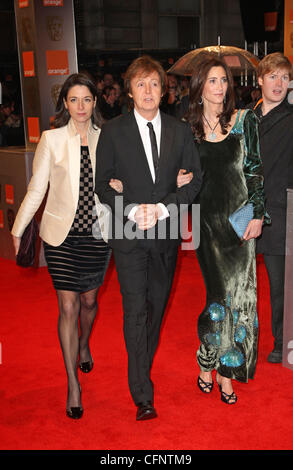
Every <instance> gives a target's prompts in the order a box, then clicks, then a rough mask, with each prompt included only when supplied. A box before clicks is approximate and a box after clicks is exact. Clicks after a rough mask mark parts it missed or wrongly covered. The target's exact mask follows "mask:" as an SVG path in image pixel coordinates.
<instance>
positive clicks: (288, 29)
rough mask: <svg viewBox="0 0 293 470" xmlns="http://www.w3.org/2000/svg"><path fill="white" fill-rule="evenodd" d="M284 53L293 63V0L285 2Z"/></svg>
mask: <svg viewBox="0 0 293 470" xmlns="http://www.w3.org/2000/svg"><path fill="white" fill-rule="evenodd" d="M284 54H285V56H287V57H288V58H289V60H290V61H291V63H293V59H292V57H293V0H285V4H284Z"/></svg>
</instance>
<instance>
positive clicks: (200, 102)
mask: <svg viewBox="0 0 293 470" xmlns="http://www.w3.org/2000/svg"><path fill="white" fill-rule="evenodd" d="M198 104H199V105H200V106H201V105H202V96H201V97H200V101H199V102H198Z"/></svg>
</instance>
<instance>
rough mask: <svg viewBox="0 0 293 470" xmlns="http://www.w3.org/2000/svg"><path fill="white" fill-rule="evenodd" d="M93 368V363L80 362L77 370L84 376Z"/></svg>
mask: <svg viewBox="0 0 293 470" xmlns="http://www.w3.org/2000/svg"><path fill="white" fill-rule="evenodd" d="M93 367H94V361H87V362H81V363H80V364H79V368H80V370H81V371H82V372H84V373H85V374H88V373H89V372H90V371H91V370H92V368H93Z"/></svg>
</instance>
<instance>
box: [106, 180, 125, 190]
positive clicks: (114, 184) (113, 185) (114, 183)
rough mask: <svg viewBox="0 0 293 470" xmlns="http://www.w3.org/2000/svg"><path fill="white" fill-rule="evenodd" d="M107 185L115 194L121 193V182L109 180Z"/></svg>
mask: <svg viewBox="0 0 293 470" xmlns="http://www.w3.org/2000/svg"><path fill="white" fill-rule="evenodd" d="M109 185H110V186H111V188H112V189H115V191H117V193H123V184H122V181H120V180H116V179H115V178H111V179H110V182H109Z"/></svg>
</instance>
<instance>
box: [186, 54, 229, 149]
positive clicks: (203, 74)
mask: <svg viewBox="0 0 293 470" xmlns="http://www.w3.org/2000/svg"><path fill="white" fill-rule="evenodd" d="M212 67H223V69H224V70H225V73H226V76H227V80H228V88H227V93H226V96H225V100H224V103H223V111H222V113H221V114H220V115H219V116H218V117H219V123H220V126H221V131H222V134H227V132H228V131H227V127H228V125H229V122H230V121H231V117H232V114H233V112H234V110H235V99H234V87H233V77H232V74H231V71H230V69H229V67H228V66H227V64H226V63H225V62H224V60H222V59H221V58H220V57H218V56H217V55H216V54H215V53H211V52H207V53H205V52H203V53H199V54H198V59H197V62H196V65H195V69H194V73H193V74H192V77H191V80H190V89H189V109H188V113H187V116H186V119H187V121H188V122H189V123H190V125H191V128H192V132H193V134H194V137H195V139H196V141H197V142H202V141H203V140H204V138H205V132H204V126H203V103H202V92H203V88H204V85H205V83H206V80H207V77H208V74H209V71H210V70H211V68H212Z"/></svg>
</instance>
